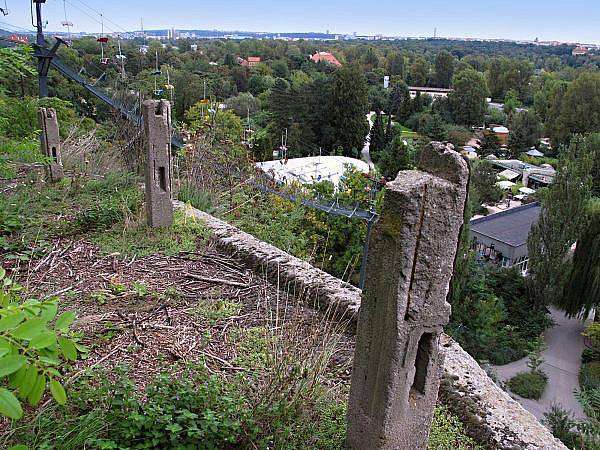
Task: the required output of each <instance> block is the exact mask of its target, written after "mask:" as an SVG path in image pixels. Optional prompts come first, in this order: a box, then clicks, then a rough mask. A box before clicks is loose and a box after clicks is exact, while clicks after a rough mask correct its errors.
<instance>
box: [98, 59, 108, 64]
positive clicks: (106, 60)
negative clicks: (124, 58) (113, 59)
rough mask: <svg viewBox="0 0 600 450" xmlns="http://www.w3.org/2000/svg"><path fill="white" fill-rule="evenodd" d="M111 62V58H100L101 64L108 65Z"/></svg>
mask: <svg viewBox="0 0 600 450" xmlns="http://www.w3.org/2000/svg"><path fill="white" fill-rule="evenodd" d="M109 62H110V58H100V64H104V65H106V64H108V63H109Z"/></svg>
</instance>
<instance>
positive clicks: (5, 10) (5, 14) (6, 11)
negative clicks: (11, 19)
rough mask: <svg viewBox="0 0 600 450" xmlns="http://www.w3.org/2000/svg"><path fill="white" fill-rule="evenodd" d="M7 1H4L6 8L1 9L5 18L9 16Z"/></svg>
mask: <svg viewBox="0 0 600 450" xmlns="http://www.w3.org/2000/svg"><path fill="white" fill-rule="evenodd" d="M6 2H7V0H4V8H0V11H1V12H2V15H3V16H8V13H9V11H8V4H7V3H6Z"/></svg>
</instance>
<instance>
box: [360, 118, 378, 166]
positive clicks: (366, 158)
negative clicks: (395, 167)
mask: <svg viewBox="0 0 600 450" xmlns="http://www.w3.org/2000/svg"><path fill="white" fill-rule="evenodd" d="M374 115H375V112H373V111H371V112H370V113H369V114H367V120H368V121H369V133H368V134H367V137H366V138H365V146H364V147H363V149H362V151H361V152H360V155H361V157H362V160H363V161H364V162H366V163H367V164H368V165H369V167H370V168H371V169H373V168H374V167H375V164H373V160H372V159H371V154H370V153H369V147H370V146H371V140H370V134H371V128H373V120H371V117H373V116H374Z"/></svg>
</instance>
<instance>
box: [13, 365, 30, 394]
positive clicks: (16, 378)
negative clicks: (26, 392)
mask: <svg viewBox="0 0 600 450" xmlns="http://www.w3.org/2000/svg"><path fill="white" fill-rule="evenodd" d="M26 373H27V364H25V365H23V367H21V368H20V369H19V370H17V371H16V372H13V373H11V374H10V375H9V376H8V387H9V388H10V389H16V388H18V387H19V386H21V383H22V382H23V380H24V379H25V374H26Z"/></svg>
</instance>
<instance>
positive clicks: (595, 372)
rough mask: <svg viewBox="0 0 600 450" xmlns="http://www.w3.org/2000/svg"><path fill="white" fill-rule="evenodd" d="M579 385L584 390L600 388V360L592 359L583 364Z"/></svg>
mask: <svg viewBox="0 0 600 450" xmlns="http://www.w3.org/2000/svg"><path fill="white" fill-rule="evenodd" d="M579 386H580V387H581V389H582V390H587V389H598V388H600V361H591V362H588V363H585V364H583V365H582V366H581V370H580V371H579Z"/></svg>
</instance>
